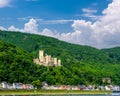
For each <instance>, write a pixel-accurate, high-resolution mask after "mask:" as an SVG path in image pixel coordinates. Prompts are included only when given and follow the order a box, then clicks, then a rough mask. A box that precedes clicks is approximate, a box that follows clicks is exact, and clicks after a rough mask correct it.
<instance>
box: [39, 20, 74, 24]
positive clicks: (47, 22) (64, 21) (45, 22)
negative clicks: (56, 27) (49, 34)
mask: <svg viewBox="0 0 120 96" xmlns="http://www.w3.org/2000/svg"><path fill="white" fill-rule="evenodd" d="M38 21H39V20H38ZM73 21H74V20H65V19H60V20H41V19H40V22H39V23H41V24H66V23H69V22H73Z"/></svg>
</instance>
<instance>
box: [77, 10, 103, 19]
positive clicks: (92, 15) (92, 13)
mask: <svg viewBox="0 0 120 96" xmlns="http://www.w3.org/2000/svg"><path fill="white" fill-rule="evenodd" d="M82 12H83V14H82V15H77V16H83V17H87V18H91V19H92V20H97V19H99V18H100V17H101V16H97V15H95V14H96V13H97V10H95V9H90V8H83V9H82Z"/></svg>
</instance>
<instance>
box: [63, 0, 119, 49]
mask: <svg viewBox="0 0 120 96" xmlns="http://www.w3.org/2000/svg"><path fill="white" fill-rule="evenodd" d="M119 5H120V0H113V2H112V3H111V4H109V6H108V8H106V9H105V10H104V11H103V16H101V17H100V18H99V19H98V20H97V21H96V22H94V23H92V22H90V21H84V20H75V21H74V23H73V24H72V27H73V29H74V32H72V33H67V34H65V33H64V35H61V39H65V40H67V38H69V39H68V40H69V42H73V43H78V44H83V45H90V46H94V47H97V48H104V47H114V46H118V45H120V39H119V38H120V37H119V36H120V10H119V9H120V6H119ZM78 33H79V34H78ZM73 34H74V35H73ZM76 41H78V42H76Z"/></svg>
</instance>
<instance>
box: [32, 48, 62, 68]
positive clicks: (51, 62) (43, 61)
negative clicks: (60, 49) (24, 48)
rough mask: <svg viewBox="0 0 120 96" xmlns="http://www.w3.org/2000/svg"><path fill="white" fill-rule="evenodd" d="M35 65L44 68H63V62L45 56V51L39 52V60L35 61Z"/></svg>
mask: <svg viewBox="0 0 120 96" xmlns="http://www.w3.org/2000/svg"><path fill="white" fill-rule="evenodd" d="M34 63H36V64H39V65H43V66H61V60H59V59H57V58H52V57H51V55H47V54H45V55H44V51H43V50H40V51H39V58H36V59H34Z"/></svg>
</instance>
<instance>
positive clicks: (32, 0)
mask: <svg viewBox="0 0 120 96" xmlns="http://www.w3.org/2000/svg"><path fill="white" fill-rule="evenodd" d="M25 1H27V2H34V1H39V0H25Z"/></svg>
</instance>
